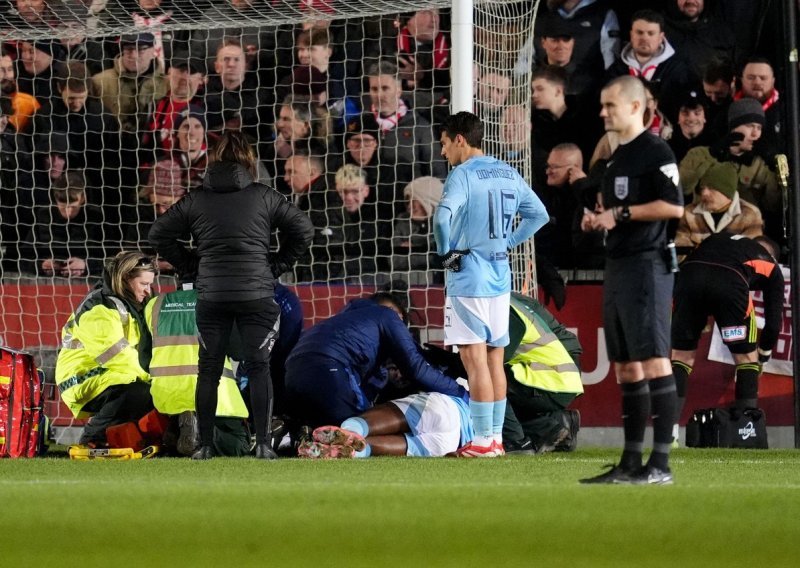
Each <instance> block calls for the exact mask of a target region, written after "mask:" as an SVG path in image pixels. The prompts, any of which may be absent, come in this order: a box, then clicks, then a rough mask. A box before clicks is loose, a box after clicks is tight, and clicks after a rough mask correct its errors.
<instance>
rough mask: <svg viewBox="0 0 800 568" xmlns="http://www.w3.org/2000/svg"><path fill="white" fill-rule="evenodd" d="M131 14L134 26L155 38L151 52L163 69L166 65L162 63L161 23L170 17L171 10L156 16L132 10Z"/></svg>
mask: <svg viewBox="0 0 800 568" xmlns="http://www.w3.org/2000/svg"><path fill="white" fill-rule="evenodd" d="M132 16H133V25H134V26H136V27H137V28H139V29H143V30H147V31H148V32H150V33H152V34H153V38H154V40H155V41H154V42H153V53H154V54H155V59H156V61H158V64H159V66H160V67H161V70H162V71H163V70H164V69H166V67H165V65H164V42H163V41H162V40H161V24H163V23H164V22H166V21H167V20H169V19H170V18H171V17H172V11H171V10H168V11H166V12H164V13H162V14H158V15H157V16H144V15H142V14H137V13H136V12H134V13H133V14H132Z"/></svg>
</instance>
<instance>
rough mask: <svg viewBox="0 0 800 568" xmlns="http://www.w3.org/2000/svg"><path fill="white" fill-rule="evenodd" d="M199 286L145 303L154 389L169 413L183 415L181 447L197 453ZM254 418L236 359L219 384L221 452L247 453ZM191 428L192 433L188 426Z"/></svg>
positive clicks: (181, 450)
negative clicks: (240, 383) (237, 372)
mask: <svg viewBox="0 0 800 568" xmlns="http://www.w3.org/2000/svg"><path fill="white" fill-rule="evenodd" d="M196 303H197V291H196V290H177V291H175V292H169V293H167V294H162V295H159V296H157V297H156V298H155V299H154V300H153V301H151V302H150V303H148V304H147V306H146V307H145V320H146V322H147V327H148V329H149V330H150V333H151V334H152V337H153V351H152V357H151V360H150V377H151V387H150V393H151V394H152V396H153V404H154V405H155V407H156V409H157V410H158V411H159V412H161V413H163V414H170V415H181V417H180V426H181V434H182V436H181V438H183V439H181V438H179V443H178V451H179V453H182V454H185V455H191V453H192V451H193V450H194V449H195V445H196V440H195V437H196V421H195V420H196V419H195V418H194V416H193V414H194V411H195V388H196V385H197V363H198V354H199V351H200V345H199V343H198V339H197V324H196V323H195V304H196ZM247 417H248V412H247V407H246V406H245V403H244V400H243V399H242V395H241V393H240V392H239V387H238V385H237V383H236V380H235V378H234V373H233V369H232V366H231V362H230V359H227V358H226V360H225V368H224V370H223V374H222V377H221V379H220V382H219V387H218V389H217V411H216V419H215V423H214V426H215V429H214V445H215V448H216V450H217V452H218V453H219V454H221V455H244V454H246V453H248V452H249V449H250V447H249V446H250V440H249V435H248V434H247V429H246V427H245V420H246V419H247ZM187 429H188V430H189V431H191V432H190V433H187V432H186V431H185V430H187Z"/></svg>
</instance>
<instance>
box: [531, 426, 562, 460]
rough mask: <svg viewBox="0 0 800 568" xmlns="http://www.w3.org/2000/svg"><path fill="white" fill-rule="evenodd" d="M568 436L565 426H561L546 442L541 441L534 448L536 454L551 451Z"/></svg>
mask: <svg viewBox="0 0 800 568" xmlns="http://www.w3.org/2000/svg"><path fill="white" fill-rule="evenodd" d="M568 438H569V430H567V429H566V428H562V429H561V430H559V431H558V432H556V433H555V435H554V436H553V438H552V439H551V440H549V441H547V442H542V445H541V446H539V447H538V448H536V453H537V454H546V453H549V452H552V451H555V449H556V448H557V447H558V446H559V445H561V444H564V443H565V441H566V440H567V439H568Z"/></svg>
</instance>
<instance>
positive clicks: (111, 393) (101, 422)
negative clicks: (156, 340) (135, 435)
mask: <svg viewBox="0 0 800 568" xmlns="http://www.w3.org/2000/svg"><path fill="white" fill-rule="evenodd" d="M83 410H84V411H86V412H91V413H94V416H92V417H91V419H90V420H89V422H88V423H87V424H86V426H84V428H83V434H82V435H81V439H80V440H79V443H81V444H88V443H90V442H95V443H104V442H105V441H106V428H108V427H109V426H116V425H117V424H123V423H125V422H130V421H132V420H139V419H140V418H141V417H142V416H144V415H145V414H147V413H148V412H150V411H151V410H153V398H152V397H151V396H150V385H149V384H148V383H144V382H142V381H136V382H133V383H129V384H127V385H114V386H110V387H108V388H107V389H106V390H104V391H103V392H101V393H100V394H99V395H97V396H96V397H94V398H93V399H92V400H90V401H89V402H88V403H87V404H86V405H85V406H84V407H83Z"/></svg>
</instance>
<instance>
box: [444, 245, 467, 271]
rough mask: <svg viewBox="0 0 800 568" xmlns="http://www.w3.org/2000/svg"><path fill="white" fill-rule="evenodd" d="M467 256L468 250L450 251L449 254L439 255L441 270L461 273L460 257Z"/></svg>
mask: <svg viewBox="0 0 800 568" xmlns="http://www.w3.org/2000/svg"><path fill="white" fill-rule="evenodd" d="M468 254H469V250H451V251H450V252H448V253H446V254H443V255H441V256H440V257H439V258H441V260H442V268H444V269H445V270H452V271H453V272H460V271H461V257H463V256H466V255H468Z"/></svg>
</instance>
